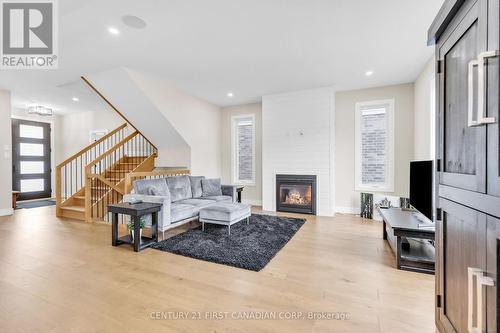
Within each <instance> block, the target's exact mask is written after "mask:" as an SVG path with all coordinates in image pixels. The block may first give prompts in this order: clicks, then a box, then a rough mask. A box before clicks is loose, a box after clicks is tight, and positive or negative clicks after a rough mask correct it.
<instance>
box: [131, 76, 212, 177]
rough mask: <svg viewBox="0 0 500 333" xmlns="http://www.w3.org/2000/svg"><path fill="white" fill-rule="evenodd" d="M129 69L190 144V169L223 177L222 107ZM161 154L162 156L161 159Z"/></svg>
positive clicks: (139, 85)
mask: <svg viewBox="0 0 500 333" xmlns="http://www.w3.org/2000/svg"><path fill="white" fill-rule="evenodd" d="M127 71H128V73H129V75H130V76H131V77H132V79H133V80H134V81H135V82H136V84H137V86H138V87H139V88H140V89H141V90H142V91H143V93H144V94H145V95H146V96H147V97H148V98H149V100H150V101H151V102H152V103H153V104H154V105H155V106H156V108H157V109H158V110H159V111H161V113H162V114H163V116H164V117H165V118H166V119H167V120H168V121H169V123H170V124H172V126H173V128H175V129H176V131H177V132H178V133H179V134H180V136H181V137H182V138H183V139H184V140H185V141H186V143H187V144H188V145H189V147H190V148H191V156H190V157H191V158H190V165H189V168H190V169H191V173H192V174H193V175H203V176H206V177H220V176H221V168H222V167H221V166H222V164H221V158H222V149H221V136H222V126H221V110H220V108H219V107H218V106H216V105H214V104H210V103H208V102H206V101H204V100H202V99H199V98H196V97H193V96H190V95H188V94H186V93H184V92H182V91H180V90H179V89H177V88H175V87H173V86H171V85H169V84H168V83H166V82H165V81H163V80H161V79H159V78H157V77H154V76H152V75H149V74H146V73H143V72H138V71H133V70H130V69H129V70H127ZM165 153H166V154H168V153H169V152H168V151H166V152H165ZM161 158H162V157H161V156H160V159H159V160H160V161H161ZM158 165H161V164H158Z"/></svg>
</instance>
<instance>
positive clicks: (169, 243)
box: [152, 214, 305, 272]
mask: <svg viewBox="0 0 500 333" xmlns="http://www.w3.org/2000/svg"><path fill="white" fill-rule="evenodd" d="M304 223H305V220H304V219H295V218H289V217H276V216H268V215H256V214H253V215H252V216H250V224H249V225H247V223H246V220H243V221H241V222H239V223H236V224H233V225H232V226H231V235H228V232H227V226H220V225H215V224H208V223H205V232H203V231H201V227H199V228H197V229H192V230H189V231H186V232H185V233H182V234H179V235H176V236H174V237H172V238H169V239H166V240H164V241H161V242H158V243H156V244H154V245H153V246H152V248H154V249H157V250H161V251H165V252H171V253H175V254H180V255H182V256H186V257H191V258H195V259H201V260H205V261H210V262H214V263H218V264H224V265H229V266H234V267H239V268H243V269H248V270H252V271H256V272H258V271H260V270H261V269H262V268H264V267H265V266H266V265H267V264H268V263H269V261H271V259H272V258H273V257H274V256H275V255H276V253H278V252H279V251H280V250H281V249H282V248H283V246H285V244H286V243H288V241H289V240H290V239H291V238H292V237H293V235H295V233H296V232H297V231H298V230H299V229H300V227H302V225H303V224H304Z"/></svg>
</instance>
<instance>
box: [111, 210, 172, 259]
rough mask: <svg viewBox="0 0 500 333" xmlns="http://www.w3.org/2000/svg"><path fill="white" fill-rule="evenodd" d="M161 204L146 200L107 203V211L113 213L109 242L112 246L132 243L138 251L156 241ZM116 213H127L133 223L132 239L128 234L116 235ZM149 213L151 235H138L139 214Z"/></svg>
mask: <svg viewBox="0 0 500 333" xmlns="http://www.w3.org/2000/svg"><path fill="white" fill-rule="evenodd" d="M161 206H162V205H161V204H156V203H146V202H144V203H138V204H129V203H120V204H116V205H108V211H109V212H110V213H112V214H113V222H112V227H111V229H112V232H111V244H112V245H113V246H118V245H121V244H132V245H134V251H135V252H139V251H141V250H144V249H145V248H148V247H150V246H151V245H153V244H154V243H156V242H158V212H159V211H160V210H161ZM118 214H123V215H129V216H130V219H131V221H132V222H133V223H134V240H133V241H132V239H131V238H132V237H131V236H130V234H129V235H126V236H123V237H118ZM149 214H151V216H152V223H151V237H146V236H142V237H139V235H140V223H139V221H140V218H141V216H144V215H149Z"/></svg>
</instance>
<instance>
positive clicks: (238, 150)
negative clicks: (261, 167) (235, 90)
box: [231, 115, 255, 185]
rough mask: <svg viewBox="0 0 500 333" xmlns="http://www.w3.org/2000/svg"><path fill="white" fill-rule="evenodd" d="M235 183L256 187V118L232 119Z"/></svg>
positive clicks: (251, 116)
mask: <svg viewBox="0 0 500 333" xmlns="http://www.w3.org/2000/svg"><path fill="white" fill-rule="evenodd" d="M231 133H232V138H231V148H232V153H231V159H232V165H233V182H234V183H235V184H244V185H255V116H254V115H238V116H233V117H232V118H231Z"/></svg>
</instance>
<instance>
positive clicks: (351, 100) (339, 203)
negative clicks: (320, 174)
mask: <svg viewBox="0 0 500 333" xmlns="http://www.w3.org/2000/svg"><path fill="white" fill-rule="evenodd" d="M383 99H394V102H395V105H394V129H395V136H394V149H395V152H394V170H395V175H394V192H393V193H387V195H391V196H392V195H394V196H403V197H407V196H408V191H409V182H410V161H411V160H412V159H413V156H414V154H413V150H414V148H413V146H414V135H413V121H414V112H413V108H414V99H413V84H412V83H410V84H401V85H395V86H387V87H379V88H371V89H362V90H354V91H342V92H337V93H336V95H335V101H336V102H335V105H336V106H335V123H336V131H335V142H336V145H335V147H336V149H335V161H336V165H335V166H336V167H335V175H336V176H335V179H336V187H335V192H336V195H335V197H336V209H337V211H338V212H343V213H359V207H360V192H358V191H355V172H354V169H355V168H354V165H355V155H354V154H355V153H354V151H355V130H354V129H355V127H354V122H355V105H356V103H357V102H366V101H374V100H383Z"/></svg>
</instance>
